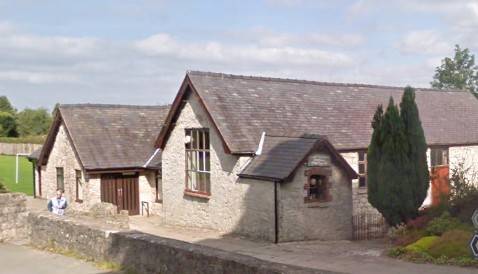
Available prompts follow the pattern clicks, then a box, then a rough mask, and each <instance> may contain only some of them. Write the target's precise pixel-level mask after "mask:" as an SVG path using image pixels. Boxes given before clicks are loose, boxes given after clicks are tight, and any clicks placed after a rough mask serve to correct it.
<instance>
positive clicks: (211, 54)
mask: <svg viewBox="0 0 478 274" xmlns="http://www.w3.org/2000/svg"><path fill="white" fill-rule="evenodd" d="M477 33H478V0H454V1H446V0H395V1H394V0H389V1H384V0H382V1H379V0H350V1H345V0H335V1H325V0H316V1H313V0H255V1H250V0H241V1H236V0H230V1H209V0H201V1H197V0H196V1H193V0H191V1H187V0H184V1H182V0H176V1H168V0H156V1H152V0H135V1H129V0H101V1H99V0H82V1H66V0H61V1H60V0H56V1H54V0H43V1H38V0H11V1H5V0H0V95H6V96H8V98H9V99H10V101H11V102H12V103H13V104H14V105H15V107H17V108H18V109H23V108H26V107H31V108H36V107H46V108H48V109H52V108H53V106H54V105H55V104H56V103H111V104H139V105H154V104H166V103H170V102H171V101H172V100H173V99H174V96H175V94H176V93H177V91H178V88H179V86H180V84H181V81H182V80H183V78H184V76H185V73H186V71H188V70H202V71H213V72H224V73H232V74H241V75H257V76H270V77H283V78H295V79H307V80H317V81H328V82H330V81H332V82H347V83H367V84H385V85H396V86H404V85H412V86H415V87H429V85H430V81H431V80H432V77H433V74H434V71H435V67H436V66H438V65H440V62H441V59H443V58H444V57H446V56H452V54H453V48H454V45H455V44H459V45H461V46H462V47H465V48H469V49H470V50H471V51H472V52H474V53H478V35H476V34H477Z"/></svg>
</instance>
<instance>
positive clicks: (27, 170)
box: [0, 155, 33, 195]
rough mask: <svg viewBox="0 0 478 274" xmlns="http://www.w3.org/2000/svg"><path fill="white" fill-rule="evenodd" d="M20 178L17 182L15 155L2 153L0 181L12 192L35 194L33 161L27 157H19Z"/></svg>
mask: <svg viewBox="0 0 478 274" xmlns="http://www.w3.org/2000/svg"><path fill="white" fill-rule="evenodd" d="M19 168H20V171H19V178H18V184H16V183H15V156H10V155H0V181H2V182H3V183H4V185H5V186H6V187H7V188H8V190H9V191H12V192H23V193H26V194H27V195H33V170H32V163H30V162H29V161H28V159H27V158H26V157H19Z"/></svg>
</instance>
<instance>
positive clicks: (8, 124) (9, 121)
mask: <svg viewBox="0 0 478 274" xmlns="http://www.w3.org/2000/svg"><path fill="white" fill-rule="evenodd" d="M17 136H18V133H17V123H16V121H15V116H13V114H11V113H8V112H0V137H17Z"/></svg>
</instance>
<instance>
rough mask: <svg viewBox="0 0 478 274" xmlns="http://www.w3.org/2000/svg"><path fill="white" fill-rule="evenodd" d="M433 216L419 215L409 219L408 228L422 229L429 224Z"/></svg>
mask: <svg viewBox="0 0 478 274" xmlns="http://www.w3.org/2000/svg"><path fill="white" fill-rule="evenodd" d="M430 220H431V217H430V216H428V215H422V216H418V217H417V218H415V219H412V220H408V221H407V228H409V229H422V228H425V227H426V226H427V224H428V223H429V222H430Z"/></svg>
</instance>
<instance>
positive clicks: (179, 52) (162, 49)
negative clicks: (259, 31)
mask: <svg viewBox="0 0 478 274" xmlns="http://www.w3.org/2000/svg"><path fill="white" fill-rule="evenodd" d="M269 42H270V41H269ZM265 44H268V43H265ZM273 44H277V45H278V46H266V45H254V44H243V45H237V44H234V45H229V44H224V43H220V42H217V41H209V42H204V43H197V42H187V41H179V40H178V39H175V38H173V37H172V36H170V35H169V34H166V33H160V34H155V35H152V36H150V37H148V38H146V39H143V40H140V41H138V42H136V43H135V46H136V47H137V48H138V49H139V50H140V51H141V52H143V53H145V54H147V55H155V56H163V57H172V58H178V59H183V60H202V61H209V62H221V63H224V64H234V63H237V62H241V63H245V62H248V63H250V64H251V65H254V63H265V64H271V65H274V64H290V65H322V66H332V67H334V66H339V67H340V66H350V65H351V64H352V63H353V61H352V59H351V58H350V57H349V56H348V55H346V54H344V53H340V52H332V51H326V50H321V49H317V48H302V47H293V46H280V44H283V43H279V42H277V41H276V42H274V43H273Z"/></svg>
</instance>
